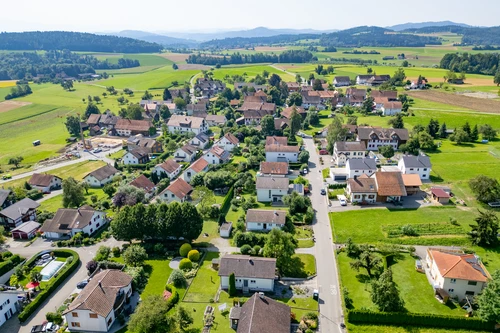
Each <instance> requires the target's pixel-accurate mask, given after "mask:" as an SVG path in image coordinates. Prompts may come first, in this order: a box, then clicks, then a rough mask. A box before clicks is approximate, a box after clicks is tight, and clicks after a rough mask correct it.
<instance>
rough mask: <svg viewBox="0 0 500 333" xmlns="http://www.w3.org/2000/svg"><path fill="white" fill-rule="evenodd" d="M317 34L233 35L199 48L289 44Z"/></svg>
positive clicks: (315, 36) (205, 43)
mask: <svg viewBox="0 0 500 333" xmlns="http://www.w3.org/2000/svg"><path fill="white" fill-rule="evenodd" d="M318 37H319V35H315V34H298V35H278V36H271V37H234V38H224V39H214V40H211V41H208V42H204V43H201V44H200V49H235V48H252V47H255V46H259V45H272V44H290V43H294V42H297V41H299V40H303V39H317V38H318Z"/></svg>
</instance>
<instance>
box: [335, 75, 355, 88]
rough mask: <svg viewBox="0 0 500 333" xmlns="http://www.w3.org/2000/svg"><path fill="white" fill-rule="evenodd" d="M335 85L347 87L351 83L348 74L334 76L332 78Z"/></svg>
mask: <svg viewBox="0 0 500 333" xmlns="http://www.w3.org/2000/svg"><path fill="white" fill-rule="evenodd" d="M333 85H334V86H335V87H347V86H350V85H351V78H350V77H349V76H336V77H335V78H334V79H333Z"/></svg>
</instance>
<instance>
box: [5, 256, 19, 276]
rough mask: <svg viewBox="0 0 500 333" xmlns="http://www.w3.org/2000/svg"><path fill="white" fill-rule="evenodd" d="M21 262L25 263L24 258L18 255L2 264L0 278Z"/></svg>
mask: <svg viewBox="0 0 500 333" xmlns="http://www.w3.org/2000/svg"><path fill="white" fill-rule="evenodd" d="M21 261H23V258H21V257H20V256H18V255H17V254H16V255H14V256H12V257H9V260H6V261H4V262H2V263H0V276H2V275H4V274H5V273H7V272H8V271H10V270H11V269H13V268H14V267H16V266H17V265H18V264H19V263H20V262H21Z"/></svg>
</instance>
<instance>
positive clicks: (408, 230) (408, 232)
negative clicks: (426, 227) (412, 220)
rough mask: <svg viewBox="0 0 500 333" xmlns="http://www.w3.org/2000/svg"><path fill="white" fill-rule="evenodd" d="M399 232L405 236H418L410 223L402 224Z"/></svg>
mask: <svg viewBox="0 0 500 333" xmlns="http://www.w3.org/2000/svg"><path fill="white" fill-rule="evenodd" d="M401 233H402V234H403V235H405V236H418V233H417V231H416V230H415V229H414V228H413V227H412V226H411V225H410V224H405V225H404V226H402V227H401Z"/></svg>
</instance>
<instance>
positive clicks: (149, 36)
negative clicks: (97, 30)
mask: <svg viewBox="0 0 500 333" xmlns="http://www.w3.org/2000/svg"><path fill="white" fill-rule="evenodd" d="M111 35H113V36H119V37H128V38H134V39H139V40H143V41H146V42H150V43H157V44H160V45H163V46H170V47H179V48H195V47H197V46H198V44H199V43H198V42H197V41H195V40H191V39H185V38H175V37H169V36H165V35H159V34H154V33H152V32H147V31H140V30H123V31H120V32H116V33H111Z"/></svg>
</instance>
